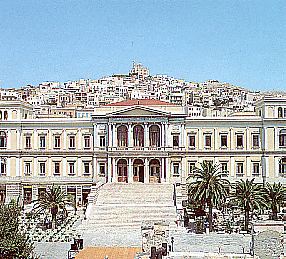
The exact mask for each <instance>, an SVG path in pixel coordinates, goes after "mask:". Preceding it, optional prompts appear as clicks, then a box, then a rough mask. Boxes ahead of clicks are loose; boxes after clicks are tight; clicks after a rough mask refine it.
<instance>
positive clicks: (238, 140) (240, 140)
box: [236, 134, 243, 148]
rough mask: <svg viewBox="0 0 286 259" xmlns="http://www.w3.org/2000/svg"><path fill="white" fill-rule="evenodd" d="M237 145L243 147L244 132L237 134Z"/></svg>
mask: <svg viewBox="0 0 286 259" xmlns="http://www.w3.org/2000/svg"><path fill="white" fill-rule="evenodd" d="M236 147H237V148H243V134H237V135H236Z"/></svg>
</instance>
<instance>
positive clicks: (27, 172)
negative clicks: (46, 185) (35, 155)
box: [25, 162, 31, 176]
mask: <svg viewBox="0 0 286 259" xmlns="http://www.w3.org/2000/svg"><path fill="white" fill-rule="evenodd" d="M25 175H26V176H29V175H31V162H25Z"/></svg>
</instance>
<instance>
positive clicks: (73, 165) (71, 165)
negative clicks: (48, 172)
mask: <svg viewBox="0 0 286 259" xmlns="http://www.w3.org/2000/svg"><path fill="white" fill-rule="evenodd" d="M74 168H75V162H69V175H75V170H74Z"/></svg>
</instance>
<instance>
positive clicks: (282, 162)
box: [279, 157, 286, 176]
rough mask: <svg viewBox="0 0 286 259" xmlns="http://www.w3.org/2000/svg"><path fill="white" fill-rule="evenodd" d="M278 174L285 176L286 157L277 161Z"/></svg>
mask: <svg viewBox="0 0 286 259" xmlns="http://www.w3.org/2000/svg"><path fill="white" fill-rule="evenodd" d="M279 174H280V175H281V176H286V157H282V158H281V159H280V161H279Z"/></svg>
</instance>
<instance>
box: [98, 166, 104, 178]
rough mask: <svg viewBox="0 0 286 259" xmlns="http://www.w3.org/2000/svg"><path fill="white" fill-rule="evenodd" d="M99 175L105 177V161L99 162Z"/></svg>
mask: <svg viewBox="0 0 286 259" xmlns="http://www.w3.org/2000/svg"><path fill="white" fill-rule="evenodd" d="M99 176H100V177H105V163H99Z"/></svg>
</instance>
